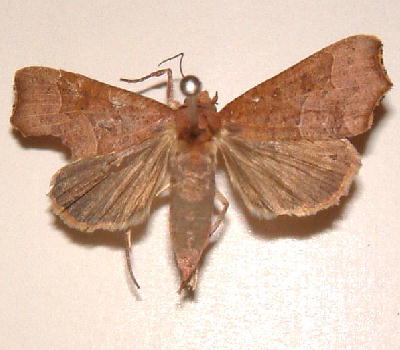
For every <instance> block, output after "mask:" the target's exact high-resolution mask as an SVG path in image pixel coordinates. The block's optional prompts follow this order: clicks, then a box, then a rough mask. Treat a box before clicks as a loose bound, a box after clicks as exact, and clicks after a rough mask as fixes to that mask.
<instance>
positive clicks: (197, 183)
mask: <svg viewBox="0 0 400 350" xmlns="http://www.w3.org/2000/svg"><path fill="white" fill-rule="evenodd" d="M215 153H216V151H215V147H214V145H213V144H212V143H211V142H207V143H202V144H196V145H193V144H188V143H186V142H180V143H179V144H178V147H177V150H176V152H175V154H174V155H173V156H172V157H171V163H170V172H171V208H170V232H171V238H172V246H173V249H174V252H175V257H176V261H177V264H178V268H179V270H180V272H181V280H182V283H183V284H185V283H187V282H189V280H190V278H191V277H192V275H193V273H194V272H195V270H196V268H197V265H198V263H199V260H200V258H201V255H202V253H203V251H204V249H205V248H206V246H207V244H208V237H209V234H210V230H211V217H212V213H213V207H214V195H215V163H216V161H215Z"/></svg>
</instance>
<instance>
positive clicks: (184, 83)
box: [180, 75, 201, 134]
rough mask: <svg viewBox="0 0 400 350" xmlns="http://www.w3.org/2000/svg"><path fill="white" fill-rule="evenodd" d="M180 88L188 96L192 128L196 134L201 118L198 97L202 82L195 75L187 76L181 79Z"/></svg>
mask: <svg viewBox="0 0 400 350" xmlns="http://www.w3.org/2000/svg"><path fill="white" fill-rule="evenodd" d="M180 88H181V91H182V93H183V94H184V95H185V96H187V105H188V108H189V118H190V128H191V130H192V133H194V134H196V133H197V131H198V126H199V116H198V113H197V99H196V96H197V95H198V94H199V93H200V91H201V81H200V80H199V78H197V77H196V76H194V75H186V76H184V77H183V78H182V79H181V82H180Z"/></svg>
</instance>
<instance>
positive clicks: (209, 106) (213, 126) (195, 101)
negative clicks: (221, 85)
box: [176, 75, 221, 143]
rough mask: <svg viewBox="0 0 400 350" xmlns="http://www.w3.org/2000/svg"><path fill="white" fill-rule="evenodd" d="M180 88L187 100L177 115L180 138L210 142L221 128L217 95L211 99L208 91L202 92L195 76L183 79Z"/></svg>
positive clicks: (187, 76)
mask: <svg viewBox="0 0 400 350" xmlns="http://www.w3.org/2000/svg"><path fill="white" fill-rule="evenodd" d="M180 87H181V91H182V93H183V94H184V95H186V98H185V101H184V104H183V106H182V107H181V109H180V113H178V114H177V120H176V121H177V131H178V136H179V138H181V139H186V140H187V141H189V142H200V143H201V142H205V141H207V140H210V139H211V138H212V137H213V135H215V134H216V133H217V132H218V131H219V129H220V128H221V122H220V120H219V117H218V115H217V108H216V103H217V99H218V96H217V94H215V96H214V97H213V98H210V95H209V94H208V92H207V91H201V83H200V80H199V79H198V78H197V77H195V76H194V75H186V76H185V77H183V78H182V80H181V83H180Z"/></svg>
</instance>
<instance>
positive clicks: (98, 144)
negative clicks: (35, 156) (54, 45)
mask: <svg viewBox="0 0 400 350" xmlns="http://www.w3.org/2000/svg"><path fill="white" fill-rule="evenodd" d="M14 89H15V102H14V108H13V114H12V116H11V122H12V124H13V126H14V127H15V128H16V129H17V130H19V131H20V132H21V133H22V134H23V135H25V136H40V135H52V136H56V137H59V138H61V140H62V142H63V143H64V144H65V145H66V146H67V147H69V148H70V149H71V152H72V157H73V158H82V157H88V156H92V155H99V154H108V153H111V152H118V151H121V150H123V149H125V148H127V147H130V146H132V145H135V144H139V143H141V142H142V141H143V140H145V139H147V138H149V137H152V135H153V134H154V133H156V132H158V131H160V130H162V129H163V128H165V126H166V124H168V123H170V122H171V121H172V119H171V117H172V114H171V113H172V112H173V111H172V110H171V109H170V108H169V107H167V106H166V105H163V104H161V103H159V102H157V101H154V100H152V99H149V98H146V97H143V96H140V95H138V94H135V93H133V92H130V91H127V90H123V89H119V88H117V87H113V86H110V85H107V84H103V83H100V82H98V81H95V80H93V79H89V78H87V77H85V76H83V75H80V74H76V73H70V72H65V71H62V70H56V69H51V68H46V67H27V68H23V69H21V70H19V71H17V72H16V74H15V85H14Z"/></svg>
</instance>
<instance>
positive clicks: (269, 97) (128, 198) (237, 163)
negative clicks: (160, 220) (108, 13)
mask: <svg viewBox="0 0 400 350" xmlns="http://www.w3.org/2000/svg"><path fill="white" fill-rule="evenodd" d="M381 47H382V44H381V42H380V41H379V39H377V38H376V37H373V36H367V35H356V36H352V37H349V38H347V39H344V40H341V41H338V42H336V43H334V44H333V45H330V46H328V47H326V48H325V49H323V50H321V51H319V52H317V53H315V54H314V55H312V56H310V57H308V58H307V59H305V60H303V61H301V62H300V63H298V64H296V65H295V66H293V67H291V68H289V69H288V70H286V71H284V72H282V73H280V74H279V75H277V76H275V77H274V78H272V79H269V80H267V81H265V82H263V83H261V84H259V85H257V86H256V87H254V88H252V89H250V90H249V91H247V92H246V93H244V94H243V95H241V96H239V97H238V98H236V99H235V100H233V101H232V102H230V103H228V104H227V105H226V106H225V107H224V108H223V109H222V110H221V111H219V112H217V110H216V100H217V98H216V97H214V98H212V99H211V98H210V97H209V95H208V92H207V91H201V92H198V91H196V89H197V88H198V87H199V85H198V82H197V81H196V79H195V78H194V77H184V78H183V80H182V85H183V91H184V93H186V95H188V98H187V99H186V100H185V102H184V103H183V104H179V103H178V102H176V101H174V100H173V99H172V75H171V71H170V70H169V69H164V70H160V71H157V72H154V73H152V74H150V75H149V76H146V77H144V78H142V79H138V80H135V81H142V80H144V79H147V78H148V77H150V76H158V75H161V74H164V73H167V74H168V89H167V97H168V105H165V104H162V103H159V102H156V101H154V100H152V99H149V98H146V97H143V96H140V95H138V94H135V93H133V92H130V91H126V90H123V89H120V88H117V87H113V86H110V85H107V84H103V83H100V82H98V81H95V80H92V79H90V78H87V77H85V76H82V75H79V74H76V73H70V72H65V71H62V70H55V69H51V68H45V67H27V68H23V69H21V70H19V71H17V73H16V75H15V104H14V109H13V114H12V117H11V123H12V125H13V127H14V128H16V129H17V130H19V131H20V132H21V133H22V134H23V135H24V136H39V135H52V136H55V137H58V138H60V139H61V140H62V142H63V143H64V144H65V145H66V146H67V147H68V148H69V149H70V150H71V153H72V158H73V159H74V161H73V162H72V163H71V164H69V165H67V166H65V167H63V168H62V169H60V170H59V171H58V172H57V173H56V174H55V175H54V176H53V179H52V181H51V184H52V189H51V191H50V194H49V195H50V198H51V201H52V208H53V211H54V212H55V213H56V214H57V215H58V216H59V217H60V218H61V219H62V220H63V221H64V222H65V223H66V224H67V225H69V226H71V227H73V228H76V229H78V230H81V231H87V232H90V231H94V230H96V229H105V230H127V229H129V227H131V226H132V225H136V224H139V223H141V222H143V221H144V220H145V219H146V218H147V216H148V215H149V212H150V207H151V203H152V201H153V199H154V198H155V197H156V196H157V194H158V193H159V192H160V190H161V189H162V188H164V187H165V184H168V183H169V187H170V198H171V207H170V232H171V239H172V245H173V250H174V253H175V257H176V261H177V265H178V268H179V270H180V274H181V288H186V289H189V290H190V289H194V288H195V285H196V273H197V270H198V267H199V261H200V259H201V256H202V254H203V252H204V250H205V248H206V247H207V245H208V243H209V237H210V235H211V233H212V232H213V231H215V230H216V228H217V227H218V225H219V223H220V222H221V221H222V220H223V217H224V214H225V212H226V210H227V207H228V202H227V200H226V199H225V198H224V197H223V195H222V194H220V193H219V192H218V191H217V190H216V188H215V168H216V159H217V152H221V154H222V156H223V159H224V160H225V164H226V168H227V170H228V174H229V178H230V181H231V183H232V185H233V187H234V189H235V190H236V191H238V193H239V194H240V197H241V198H242V200H243V202H244V204H245V206H246V207H247V208H248V209H249V210H250V212H251V213H253V214H255V215H257V216H259V217H261V218H265V219H271V218H273V217H275V216H277V215H284V214H285V215H297V216H304V215H311V214H315V213H316V212H318V211H319V210H321V209H325V208H328V207H330V206H332V205H335V204H337V203H338V200H339V198H340V197H341V196H343V195H346V194H347V192H348V189H349V186H350V184H351V182H352V180H353V177H354V175H355V174H356V173H357V170H358V168H359V167H360V156H359V154H358V152H357V151H356V149H355V148H354V147H353V145H352V144H351V143H350V142H349V141H348V138H349V137H352V136H355V135H358V134H361V133H363V132H365V131H367V130H368V129H369V128H370V127H371V125H372V121H373V110H374V108H375V107H376V106H377V105H378V104H379V102H380V100H381V98H382V96H383V95H384V94H385V92H386V91H388V90H389V88H390V87H391V82H390V80H389V78H388V76H387V75H386V72H385V70H384V68H383V65H382V57H381ZM127 81H129V80H127ZM190 83H191V84H194V87H195V88H194V90H190V88H189V85H190ZM215 198H217V199H218V200H220V201H221V203H222V204H223V209H222V210H221V212H220V214H219V216H218V217H217V218H216V220H215V222H214V223H213V222H212V214H213V210H214V200H215Z"/></svg>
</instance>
